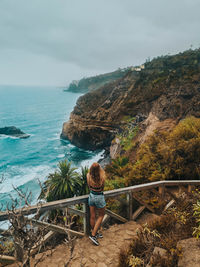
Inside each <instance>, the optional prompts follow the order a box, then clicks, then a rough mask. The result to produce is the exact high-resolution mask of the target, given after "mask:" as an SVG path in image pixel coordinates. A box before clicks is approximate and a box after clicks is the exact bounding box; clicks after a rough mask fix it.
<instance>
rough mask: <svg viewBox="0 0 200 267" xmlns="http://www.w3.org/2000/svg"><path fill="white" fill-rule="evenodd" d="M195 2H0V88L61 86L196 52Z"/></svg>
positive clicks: (199, 24)
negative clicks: (85, 78) (86, 77)
mask: <svg viewBox="0 0 200 267" xmlns="http://www.w3.org/2000/svg"><path fill="white" fill-rule="evenodd" d="M199 12H200V0H32V1H31V0H0V84H13V85H14V84H15V85H52V86H54V85H55V86H64V85H66V84H68V83H69V82H70V81H71V80H74V79H80V78H81V77H84V76H90V75H96V74H100V73H105V72H108V71H113V70H115V69H117V68H119V67H126V66H131V65H133V66H135V65H139V64H142V63H143V62H145V60H146V59H147V58H148V57H150V58H153V57H155V56H159V55H165V54H168V53H170V54H174V53H177V52H180V51H184V50H186V49H189V48H190V47H191V45H192V47H193V48H197V47H200V34H199V33H200V32H199V31H200V15H199Z"/></svg>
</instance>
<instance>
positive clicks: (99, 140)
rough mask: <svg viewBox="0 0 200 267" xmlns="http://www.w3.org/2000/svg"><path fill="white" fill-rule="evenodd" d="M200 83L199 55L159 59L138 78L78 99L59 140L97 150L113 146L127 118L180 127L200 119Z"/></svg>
mask: <svg viewBox="0 0 200 267" xmlns="http://www.w3.org/2000/svg"><path fill="white" fill-rule="evenodd" d="M199 81H200V49H198V50H194V51H193V50H189V51H186V52H184V53H179V54H177V55H174V56H164V57H159V58H156V59H154V60H152V61H151V62H147V63H145V68H144V69H142V70H141V71H140V72H135V71H129V72H128V73H127V74H126V75H125V76H124V77H123V78H121V79H119V80H117V81H115V82H112V83H109V84H106V85H104V86H103V87H101V88H99V89H98V90H95V91H93V92H89V93H87V94H85V95H84V96H82V97H80V98H79V99H78V101H77V104H76V106H75V108H74V110H73V112H72V113H71V116H70V120H69V121H68V122H67V123H64V124H63V130H62V134H61V137H62V138H67V139H69V140H70V141H71V142H72V143H73V144H75V145H76V146H79V147H82V148H85V149H91V150H95V149H98V148H103V147H105V146H107V145H109V144H110V143H111V140H112V139H113V138H114V136H115V135H116V133H118V132H120V129H123V125H124V124H125V118H127V116H128V117H137V116H139V117H142V118H147V121H148V120H149V121H148V125H149V124H151V122H152V120H151V118H154V119H153V120H154V121H158V122H159V121H164V120H166V119H169V118H170V119H174V120H176V121H177V122H178V121H179V120H180V119H182V118H184V117H186V116H187V115H194V116H196V117H200V83H199ZM149 116H150V118H148V117H149Z"/></svg>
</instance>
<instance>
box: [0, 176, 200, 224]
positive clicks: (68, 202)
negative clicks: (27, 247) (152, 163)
mask: <svg viewBox="0 0 200 267" xmlns="http://www.w3.org/2000/svg"><path fill="white" fill-rule="evenodd" d="M180 185H200V180H182V181H158V182H152V183H146V184H140V185H133V186H129V187H124V188H119V189H114V190H109V191H105V192H104V196H105V198H109V197H115V196H118V195H121V194H128V193H130V192H138V191H141V190H147V189H152V188H155V187H161V186H164V187H165V186H180ZM87 200H88V195H84V196H79V197H72V198H67V199H62V200H56V201H51V202H48V203H39V204H37V205H33V206H30V207H26V208H22V209H21V210H19V213H22V214H24V215H29V214H34V213H36V212H37V210H38V209H39V210H40V212H41V213H43V212H45V211H49V210H53V209H62V208H65V207H67V206H72V205H75V204H86V203H87ZM16 212H17V210H16ZM8 217H9V213H8V212H7V211H5V212H0V221H5V220H7V219H8Z"/></svg>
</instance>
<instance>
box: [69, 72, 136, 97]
mask: <svg viewBox="0 0 200 267" xmlns="http://www.w3.org/2000/svg"><path fill="white" fill-rule="evenodd" d="M130 69H133V68H131V67H128V68H125V69H118V70H116V71H113V72H109V73H105V74H100V75H96V76H93V77H88V78H83V79H81V80H79V81H73V82H71V83H70V85H69V86H68V88H67V89H66V90H64V91H70V92H74V93H78V92H79V93H86V92H89V91H93V90H96V89H98V88H100V87H102V86H104V85H105V84H107V83H110V82H113V81H115V80H117V79H120V78H122V77H123V76H124V75H126V74H127V72H128V71H129V70H130Z"/></svg>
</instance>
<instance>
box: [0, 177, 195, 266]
mask: <svg viewBox="0 0 200 267" xmlns="http://www.w3.org/2000/svg"><path fill="white" fill-rule="evenodd" d="M195 186H199V187H200V180H188V181H159V182H152V183H146V184H141V185H134V186H130V187H124V188H119V189H115V190H110V191H105V192H104V196H105V198H106V199H109V198H118V197H119V196H120V195H122V194H125V195H126V200H127V219H126V218H124V217H122V216H120V215H118V214H116V213H114V212H113V211H111V210H108V209H106V215H105V217H104V221H103V223H104V222H105V221H106V220H107V219H108V218H110V217H112V218H114V219H116V220H118V221H120V222H123V223H125V222H127V221H128V220H135V219H136V218H137V217H138V216H139V215H140V214H141V212H142V211H143V210H144V209H148V210H149V211H151V212H154V209H153V208H152V207H151V206H150V205H149V204H147V202H145V201H144V200H143V199H141V198H138V196H137V194H136V193H137V192H140V191H147V192H149V191H151V192H153V193H154V194H155V195H157V196H158V197H159V198H160V199H161V200H165V194H169V195H170V196H171V198H172V199H171V200H170V201H168V203H167V205H166V206H165V209H168V208H169V207H170V206H171V205H173V203H174V202H175V201H177V199H176V196H175V195H174V194H173V193H172V192H171V191H170V190H169V188H170V187H178V188H179V191H180V189H181V190H184V192H185V193H186V194H191V192H192V190H193V188H194V187H195ZM134 200H136V201H137V202H138V203H139V204H140V205H139V207H138V204H137V208H136V207H133V206H134ZM76 204H82V205H83V210H78V209H76V208H75V207H76V206H75V205H76ZM66 208H67V212H68V213H72V214H77V215H79V216H82V217H83V232H77V231H74V230H72V229H70V228H69V227H63V226H59V225H55V224H50V223H47V222H44V221H41V220H37V219H35V218H29V219H28V220H30V223H31V224H32V225H37V226H41V227H45V229H49V232H48V233H47V234H46V236H45V237H44V238H43V242H46V241H48V240H49V239H50V238H51V237H52V236H53V235H54V233H55V232H58V233H62V234H63V233H64V234H70V235H76V236H79V237H82V236H84V235H87V234H89V231H90V219H89V218H90V215H89V206H88V195H84V196H79V197H73V198H67V199H63V200H57V201H52V202H48V203H39V204H37V205H33V206H29V207H25V208H22V209H19V210H15V214H17V213H19V214H23V215H30V214H36V213H37V212H38V210H39V213H40V214H43V213H44V212H47V211H50V210H55V209H66ZM8 219H9V211H5V212H0V221H5V220H8ZM0 234H1V229H0ZM36 250H37V248H34V247H33V249H32V251H31V254H32V253H33V254H34V253H35V252H36ZM15 260H16V259H15V258H14V257H8V256H3V255H0V262H4V263H5V262H6V263H8V262H14V261H15Z"/></svg>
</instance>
